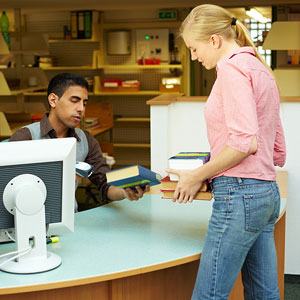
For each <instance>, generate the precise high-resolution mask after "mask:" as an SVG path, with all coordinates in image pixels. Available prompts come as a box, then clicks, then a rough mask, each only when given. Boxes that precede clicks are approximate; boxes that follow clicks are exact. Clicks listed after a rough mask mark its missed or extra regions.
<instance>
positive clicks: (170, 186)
mask: <svg viewBox="0 0 300 300" xmlns="http://www.w3.org/2000/svg"><path fill="white" fill-rule="evenodd" d="M160 182H161V189H162V190H164V191H175V189H176V186H177V183H178V181H171V180H170V177H169V176H166V177H164V178H163V179H161V181H160ZM208 189H209V184H208V182H207V181H204V182H203V183H202V186H201V188H200V190H199V191H200V192H206V191H207V190H208Z"/></svg>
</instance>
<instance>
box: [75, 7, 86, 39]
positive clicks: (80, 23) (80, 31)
mask: <svg viewBox="0 0 300 300" xmlns="http://www.w3.org/2000/svg"><path fill="white" fill-rule="evenodd" d="M77 38H78V39H84V11H78V12H77Z"/></svg>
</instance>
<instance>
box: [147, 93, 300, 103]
mask: <svg viewBox="0 0 300 300" xmlns="http://www.w3.org/2000/svg"><path fill="white" fill-rule="evenodd" d="M207 98H208V96H183V95H176V94H162V95H160V96H157V97H154V98H153V99H150V100H148V101H147V104H148V105H169V104H171V103H173V102H176V101H178V102H179V101H180V102H206V100H207ZM280 101H281V102H300V97H298V96H294V97H292V96H291V97H281V98H280Z"/></svg>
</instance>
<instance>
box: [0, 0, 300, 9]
mask: <svg viewBox="0 0 300 300" xmlns="http://www.w3.org/2000/svg"><path fill="white" fill-rule="evenodd" d="M207 2H210V1H205V0H142V1H141V0H85V1H82V0H0V9H11V8H21V9H25V10H26V9H28V10H44V9H47V10H74V9H97V10H102V11H105V10H125V9H127V10H132V9H135V10H137V9H144V8H176V7H178V8H179V7H194V6H197V5H199V4H201V3H207ZM214 3H216V4H219V5H222V6H224V7H236V6H254V5H259V6H262V5H263V6H271V5H276V4H285V3H300V0H288V1H285V0H243V1H239V0H216V1H214Z"/></svg>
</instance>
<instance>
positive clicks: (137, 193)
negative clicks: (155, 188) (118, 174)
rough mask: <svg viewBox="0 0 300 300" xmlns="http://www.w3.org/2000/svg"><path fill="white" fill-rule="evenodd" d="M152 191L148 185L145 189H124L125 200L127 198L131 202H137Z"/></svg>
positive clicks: (137, 187)
mask: <svg viewBox="0 0 300 300" xmlns="http://www.w3.org/2000/svg"><path fill="white" fill-rule="evenodd" d="M149 191H150V187H149V185H146V186H145V188H144V189H142V188H141V187H140V186H136V187H135V190H133V189H131V188H126V189H123V195H124V198H127V199H128V200H130V201H136V200H139V199H140V198H142V197H143V196H144V193H147V192H149Z"/></svg>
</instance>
